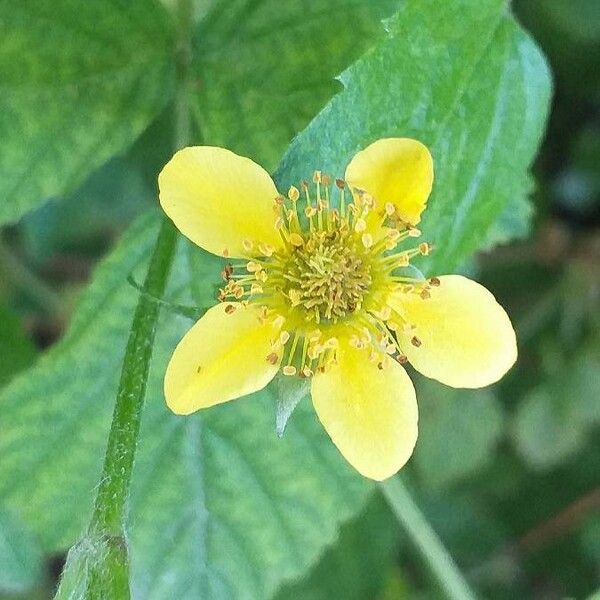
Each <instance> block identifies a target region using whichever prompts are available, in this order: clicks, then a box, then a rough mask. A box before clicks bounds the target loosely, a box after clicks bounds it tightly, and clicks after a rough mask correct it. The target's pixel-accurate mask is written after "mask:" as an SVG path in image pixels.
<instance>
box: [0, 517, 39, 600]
mask: <svg viewBox="0 0 600 600" xmlns="http://www.w3.org/2000/svg"><path fill="white" fill-rule="evenodd" d="M41 573H42V552H41V549H40V547H39V544H38V542H37V540H36V539H35V537H34V536H33V535H32V534H31V532H30V531H29V530H28V529H26V528H25V527H24V525H23V524H22V523H21V522H20V520H19V519H17V518H16V517H15V515H14V514H11V513H10V512H7V511H4V510H0V593H2V592H9V593H21V592H26V591H27V590H28V589H29V588H31V587H33V586H34V585H35V584H36V583H37V581H38V579H39V577H40V576H41Z"/></svg>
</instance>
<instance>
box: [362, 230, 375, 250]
mask: <svg viewBox="0 0 600 600" xmlns="http://www.w3.org/2000/svg"><path fill="white" fill-rule="evenodd" d="M361 239H362V243H363V246H364V247H365V248H370V247H371V246H372V245H373V236H372V235H371V234H370V233H363V235H362V238H361Z"/></svg>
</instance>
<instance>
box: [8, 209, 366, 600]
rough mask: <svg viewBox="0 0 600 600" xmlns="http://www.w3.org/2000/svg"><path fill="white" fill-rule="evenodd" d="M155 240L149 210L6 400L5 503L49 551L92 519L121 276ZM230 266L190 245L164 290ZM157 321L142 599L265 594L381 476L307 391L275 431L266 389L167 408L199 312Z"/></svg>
mask: <svg viewBox="0 0 600 600" xmlns="http://www.w3.org/2000/svg"><path fill="white" fill-rule="evenodd" d="M155 237H156V219H155V216H154V215H150V216H148V217H146V218H145V219H143V220H141V221H139V222H138V223H136V225H135V226H134V227H133V229H132V230H131V231H130V232H129V233H128V235H127V236H126V238H125V239H124V240H123V241H122V243H121V244H120V245H119V247H118V248H117V249H116V250H115V251H114V253H113V254H112V255H111V256H110V257H109V258H108V259H107V261H106V262H105V263H104V264H103V265H102V266H101V267H100V268H99V269H98V271H97V272H96V274H95V277H94V282H93V283H92V285H91V286H90V288H89V289H88V290H87V292H86V293H85V294H84V296H83V298H82V300H81V304H80V306H79V308H78V310H77V312H76V314H75V317H74V319H73V323H72V326H71V328H70V329H69V331H68V333H67V334H66V336H65V338H64V339H63V340H62V341H61V342H60V343H59V344H57V345H56V346H55V347H54V348H53V349H52V350H51V351H50V352H49V353H47V354H46V356H45V357H44V359H43V360H41V361H40V363H39V365H38V366H36V367H35V368H33V369H32V370H30V371H28V372H27V374H26V375H23V376H20V377H18V378H17V379H16V380H15V381H14V382H13V383H12V384H11V385H10V386H9V387H8V389H7V390H6V391H5V392H4V393H3V394H2V395H1V396H0V403H2V406H3V417H2V428H3V429H2V436H1V437H0V455H1V456H2V461H0V502H2V503H3V504H4V505H7V506H9V507H11V508H12V509H14V510H15V511H18V512H19V513H20V515H21V516H22V518H23V519H24V520H25V522H26V523H28V524H29V526H31V527H32V529H33V530H34V531H35V532H36V533H37V535H38V536H39V537H40V539H41V541H42V543H43V546H44V548H45V550H46V551H47V552H53V551H57V550H60V549H62V548H64V547H66V546H68V545H69V544H71V543H72V542H73V541H74V540H75V539H76V538H77V537H78V535H79V533H80V531H81V529H82V528H83V526H84V524H85V523H86V522H87V519H88V517H89V512H90V509H91V502H92V496H93V490H94V487H95V485H96V483H97V478H98V476H99V472H100V466H101V464H100V463H101V457H102V453H103V450H104V447H105V444H106V432H107V430H108V423H109V419H110V413H111V411H112V402H111V401H110V399H111V398H113V397H114V393H115V389H116V385H117V377H118V372H119V363H120V360H121V357H122V354H123V350H124V345H125V341H126V338H127V332H128V328H129V325H130V319H131V317H130V315H131V312H132V309H133V306H134V304H135V301H136V294H135V293H132V288H131V285H130V284H129V283H128V282H127V276H128V275H129V274H130V273H132V272H133V274H134V277H136V278H139V275H138V273H139V272H142V271H143V267H144V265H145V263H146V260H147V256H148V254H149V248H150V247H151V245H152V243H153V242H154V239H155ZM221 268H222V264H221V261H220V260H219V259H216V258H215V257H211V256H209V255H208V254H206V253H203V252H202V251H200V250H198V249H197V248H195V247H192V248H190V245H188V244H184V243H182V244H180V250H179V253H178V256H177V259H176V263H175V265H174V270H173V275H172V278H171V282H170V286H169V290H168V297H169V298H172V299H173V300H174V301H178V302H179V301H180V302H183V303H185V304H195V305H198V306H206V305H207V303H209V302H212V299H213V298H214V293H213V285H212V284H213V282H214V283H216V282H217V281H218V279H219V276H220V275H219V274H220V270H221ZM190 269H191V271H190ZM190 289H192V292H190ZM161 319H162V321H161V324H160V327H159V333H158V336H157V342H156V346H155V351H154V359H153V365H152V368H151V373H150V379H149V381H148V398H147V403H146V410H145V413H144V417H143V422H142V431H141V437H140V441H139V447H138V456H137V462H136V465H135V472H134V481H133V489H132V501H131V502H132V505H131V522H132V526H131V528H130V540H129V542H130V554H131V570H132V589H133V591H134V597H136V598H144V599H148V600H158V599H163V598H164V599H167V598H168V599H170V598H198V597H202V598H228V599H229V598H252V599H253V598H268V597H270V596H271V595H272V594H273V593H274V592H275V590H276V588H277V587H279V585H280V584H281V583H282V582H283V581H285V580H287V579H291V578H293V577H298V576H299V575H301V574H302V573H303V572H304V571H306V569H307V568H308V567H309V566H310V565H311V564H312V563H313V562H314V561H315V560H316V559H317V558H318V556H319V555H320V554H321V553H322V552H323V549H324V548H325V547H326V546H327V545H329V544H331V543H332V542H333V541H334V540H335V538H336V536H337V530H338V526H339V524H340V523H341V522H343V521H344V520H346V519H348V518H350V517H351V516H353V515H354V514H355V513H356V512H358V511H359V510H360V509H361V507H362V506H363V504H364V502H365V500H366V497H367V494H368V492H369V490H370V489H371V487H370V485H369V484H368V483H367V482H366V481H364V480H363V479H361V478H360V477H359V476H358V475H356V473H355V472H354V471H353V470H352V469H351V468H350V467H349V466H347V465H346V464H345V462H344V461H343V459H342V458H341V457H340V456H339V454H338V452H337V450H336V449H335V447H334V446H333V444H331V442H330V441H329V439H328V438H327V436H326V434H325V432H324V431H323V430H322V428H321V426H320V424H319V422H318V419H317V418H316V416H315V415H314V412H313V411H312V408H311V406H310V405H309V404H308V403H306V404H305V405H302V406H300V407H299V408H298V409H297V411H296V413H295V415H294V418H293V419H292V420H291V421H290V423H289V424H288V427H287V430H286V434H285V436H284V438H283V439H281V440H280V439H278V438H277V436H276V434H275V432H274V427H273V425H274V419H273V416H274V403H273V398H272V396H271V392H270V391H268V390H267V391H265V392H263V393H259V394H254V395H252V396H250V397H247V398H244V399H242V400H240V401H237V402H231V403H228V404H225V405H222V406H220V407H215V408H214V409H211V410H210V411H205V412H202V413H200V414H197V415H195V416H193V417H189V418H182V417H176V416H174V415H172V414H171V413H170V412H169V411H168V410H167V408H166V406H165V404H164V398H163V394H162V379H163V375H164V371H165V366H166V362H167V360H168V358H169V356H170V354H171V352H172V351H173V348H174V347H175V345H176V343H177V341H178V340H179V339H180V338H181V336H182V335H183V333H184V332H185V331H186V330H187V329H188V328H189V326H190V323H189V320H188V319H187V318H184V317H180V316H179V315H176V314H173V313H171V312H169V311H163V313H162V317H161ZM73 373H77V377H73V376H72V374H73ZM49 506H50V507H52V509H51V510H48V507H49Z"/></svg>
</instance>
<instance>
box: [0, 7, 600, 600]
mask: <svg viewBox="0 0 600 600" xmlns="http://www.w3.org/2000/svg"><path fill="white" fill-rule="evenodd" d="M384 4H385V6H384ZM394 5H395V3H393V2H388V3H381V10H380V13H381V14H380V15H378V16H381V17H382V16H385V15H387V14H389V11H390V7H392V8H393V6H394ZM6 6H7V5H6V4H0V7H3V9H6ZM512 7H513V10H514V13H515V14H516V16H517V18H518V20H519V21H520V23H521V24H522V25H523V26H524V27H525V28H526V29H527V30H528V31H529V32H530V33H531V34H532V36H533V37H534V38H535V40H536V41H537V42H538V44H539V45H540V47H541V48H542V49H543V51H544V52H545V54H546V56H547V58H548V61H549V63H550V66H551V69H552V72H553V75H554V84H555V89H554V98H553V104H552V109H551V115H550V118H549V122H548V130H547V134H546V137H545V139H544V141H543V145H542V147H541V151H540V153H539V155H538V158H537V160H536V163H535V167H534V171H533V174H534V178H535V191H534V193H533V200H534V209H535V212H534V214H533V219H532V225H531V228H530V231H529V232H528V233H527V234H526V235H524V236H523V239H521V240H519V241H516V242H515V241H513V242H511V243H508V244H504V245H501V246H498V247H496V248H495V249H493V250H491V251H489V252H485V253H482V254H480V255H478V256H477V257H476V260H475V261H474V263H473V266H472V268H473V269H475V268H477V269H479V271H478V272H479V275H478V278H479V279H480V280H481V281H482V282H483V283H484V284H485V285H486V286H487V287H489V288H490V289H491V290H492V291H493V292H494V293H495V294H496V296H497V297H498V299H499V300H500V302H501V303H502V304H503V305H504V306H505V307H506V308H507V311H508V312H509V314H510V315H511V316H512V319H513V322H514V323H515V324H516V329H517V333H518V339H519V345H520V358H519V361H518V364H517V366H516V367H515V368H514V369H513V370H512V371H511V372H510V373H509V375H508V376H507V377H506V378H505V379H504V380H503V381H502V382H501V383H500V384H499V385H497V386H495V387H493V388H492V389H489V390H484V391H477V392H465V391H455V390H449V389H447V388H443V387H442V386H439V385H437V384H435V383H431V382H423V381H420V380H419V381H418V387H419V392H420V393H419V400H420V414H421V427H420V438H419V443H418V445H417V450H416V452H415V455H414V457H413V459H412V461H411V463H410V465H409V467H408V468H407V477H408V480H409V482H410V487H411V490H412V491H413V492H414V495H415V498H416V499H417V500H418V503H419V505H420V507H421V509H422V510H423V512H424V513H425V515H426V516H427V518H428V519H429V521H430V522H431V524H432V525H433V527H434V528H435V529H436V531H437V532H438V533H439V535H440V536H441V538H442V539H443V541H444V542H445V544H446V545H447V548H448V549H449V550H450V552H451V553H452V555H453V557H454V558H455V560H456V561H457V563H458V565H459V566H460V568H461V570H462V571H463V573H464V574H465V575H466V577H467V578H468V580H469V581H470V582H471V584H472V585H473V587H474V588H475V589H476V590H478V592H479V593H481V595H482V596H483V597H489V598H497V599H499V600H501V599H512V598H523V599H525V598H532V599H539V600H546V599H547V600H553V599H557V600H558V599H561V598H588V597H591V596H592V594H593V593H594V592H595V591H596V590H597V589H598V588H600V435H598V434H599V433H600V2H598V0H518V1H517V0H516V1H515V2H513V5H512ZM1 17H2V14H1V13H0V18H1ZM346 26H347V25H346ZM228 27H229V30H228V33H229V34H230V35H231V36H233V38H235V35H236V29H235V27H236V25H235V22H234V23H230V24H229V25H228ZM369 35H370V33H368V32H367V33H364V34H363V35H361V36H359V38H360V41H359V43H357V44H356V46H353V45H350V46H349V48H348V49H347V50H345V51H344V53H341V54H340V55H339V56H338V58H336V59H335V60H333V62H332V64H331V65H329V66H328V68H331V69H332V71H333V72H339V71H341V70H342V69H343V68H344V67H345V66H346V65H347V64H349V63H350V62H351V61H352V60H354V59H356V58H358V56H360V54H361V53H362V52H363V51H364V50H365V49H366V48H367V47H368V46H369V43H368V42H369V39H370V38H369ZM208 43H210V42H208ZM0 48H1V46H0ZM321 51H322V52H323V53H327V52H328V48H327V44H325V43H323V44H322V45H320V44H315V46H314V48H311V52H314V53H316V55H317V64H321V63H319V62H318V61H319V60H321V61H325V62H326V61H327V60H328V59H327V57H325V56H324V57H322V58H319V57H318V53H319V52H321ZM283 60H285V59H283ZM236 64H237V63H236ZM230 75H231V81H221V82H220V85H222V86H228V85H231V86H234V85H235V81H234V75H236V74H235V73H233V74H230ZM240 77H241V75H240ZM335 89H337V88H336V85H335V83H334V82H331V83H325V84H324V87H323V90H322V97H317V98H314V99H313V100H314V103H315V104H316V106H309V107H307V108H306V114H302V112H301V111H300V112H299V111H297V110H296V111H293V114H292V113H291V114H290V122H289V128H288V130H287V131H286V130H285V128H282V131H280V132H278V133H277V135H278V136H279V139H280V140H281V143H282V147H281V148H279V149H278V152H277V153H273V156H272V157H269V160H271V163H270V164H267V166H268V167H270V168H273V167H274V166H275V164H276V162H277V159H278V156H279V154H280V151H281V150H283V148H284V147H285V144H286V143H287V142H289V141H290V139H291V137H292V135H293V133H294V132H296V131H298V130H299V129H301V128H302V127H303V126H304V125H305V124H306V123H307V122H308V120H309V119H310V118H311V117H312V116H313V114H314V113H315V112H316V111H317V110H318V109H319V108H320V107H321V106H322V105H323V104H324V103H325V102H326V101H327V99H328V98H329V97H330V96H331V95H332V94H333V92H334V90H335ZM0 93H1V82H0ZM202 93H204V92H202ZM284 101H285V98H284V99H283V100H282V102H284ZM259 104H260V103H259ZM299 106H304V103H303V102H301V101H300V102H299ZM245 108H246V109H248V110H252V103H251V102H250V108H249V107H245ZM263 109H264V107H262V108H260V107H259V108H257V110H258V111H259V112H260V110H263ZM171 118H172V117H171V110H170V107H166V108H165V109H164V110H163V112H162V113H161V114H160V115H159V116H158V117H157V118H156V119H155V120H154V121H153V123H152V124H151V126H150V127H149V128H148V129H147V130H145V131H144V132H143V133H142V134H141V137H140V138H139V139H138V140H137V141H136V142H135V143H134V145H133V146H132V147H131V148H129V149H128V150H127V151H126V152H125V153H124V154H120V155H118V156H117V157H113V158H111V159H110V160H108V162H105V163H104V164H102V165H101V166H99V168H98V169H96V170H95V171H94V172H93V174H92V175H91V176H89V177H88V178H87V179H86V180H85V182H84V183H83V184H81V185H79V184H77V185H74V186H73V190H72V192H71V193H69V194H67V195H66V197H63V198H60V199H58V198H56V199H49V201H48V202H46V203H45V204H44V205H43V206H42V207H41V208H38V209H36V210H34V211H32V212H30V213H28V214H27V215H26V216H25V217H23V218H22V219H21V220H20V221H19V222H18V223H16V224H13V225H9V226H5V227H3V228H2V230H1V238H0V281H1V284H0V319H1V320H0V322H1V323H2V326H1V327H0V357H1V358H0V385H2V386H4V385H6V384H7V383H8V382H9V381H10V380H11V379H12V378H13V377H15V375H16V374H17V373H19V371H22V370H25V369H27V368H28V367H29V366H31V365H32V364H34V363H35V362H36V361H38V360H41V357H42V356H43V354H44V352H45V351H46V350H47V349H48V348H50V347H51V346H52V345H53V344H55V343H56V342H57V340H59V339H60V338H61V336H62V335H63V332H64V331H65V327H66V326H67V324H68V323H69V322H70V317H71V314H72V311H73V308H74V306H75V304H76V302H77V299H78V297H79V296H80V293H81V292H82V290H83V289H84V288H85V286H86V283H87V282H88V281H89V279H90V277H91V274H92V272H93V270H94V268H95V265H96V264H97V263H98V262H99V261H100V260H101V259H102V258H103V257H104V256H105V255H106V254H107V253H108V252H109V250H110V249H111V248H112V247H113V245H114V244H115V242H116V241H117V240H118V239H119V238H120V236H121V234H122V233H123V232H124V231H125V229H126V228H127V226H128V225H129V224H130V223H131V222H132V221H134V219H135V218H136V217H137V216H138V215H140V214H142V213H143V212H144V211H146V210H147V208H148V206H151V205H154V204H155V203H156V190H155V177H156V173H157V171H158V169H159V168H160V166H161V165H162V164H163V163H164V162H165V161H166V160H167V159H168V156H169V153H170V150H169V148H170V146H169V144H168V143H163V141H164V140H165V138H166V137H167V136H168V135H169V133H168V131H169V128H170V126H171V123H170V121H171ZM219 118H221V119H224V120H226V119H228V118H231V117H230V116H228V115H227V114H220V115H219V116H217V117H214V120H213V121H212V122H211V123H208V124H207V128H209V129H210V127H211V126H214V121H215V120H218V119H219ZM265 118H266V117H265ZM232 121H235V119H232ZM238 125H239V124H238ZM231 135H234V133H232V134H231ZM235 135H241V134H235ZM0 144H2V140H1V139H0ZM239 146H241V148H240V151H243V150H244V148H243V146H244V144H243V143H240V144H239ZM266 154H267V151H264V152H263V155H266ZM267 162H268V161H267ZM515 218H516V217H515ZM523 233H525V232H523ZM131 293H132V295H134V294H133V291H132V292H131ZM2 419H3V417H2V406H1V405H0V436H1V435H2V433H1V429H2ZM0 460H2V457H1V456H0ZM37 510H40V511H42V510H47V511H51V510H52V506H51V505H48V506H44V507H38V509H37ZM17 538H18V542H17V543H15V539H17ZM65 550H66V548H65ZM63 560H64V554H61V553H56V554H52V555H50V556H49V555H47V553H46V552H43V551H42V550H41V547H40V545H39V544H38V540H37V539H36V535H35V534H33V533H32V532H28V529H27V527H26V526H24V525H23V523H21V522H20V521H19V518H17V517H15V515H14V514H13V512H12V511H11V510H8V509H7V510H4V509H3V508H2V505H0V597H2V598H31V599H42V598H49V597H50V595H51V593H52V589H53V587H54V585H55V582H56V578H57V577H58V574H59V573H60V569H61V566H62V561H63ZM140 597H144V596H143V595H142V596H140ZM440 597H442V596H441V592H440V591H439V590H438V589H437V588H436V586H435V584H434V583H433V582H432V581H431V578H430V576H429V575H428V573H427V571H426V569H425V568H424V567H423V565H422V563H421V561H420V560H419V558H418V556H417V555H416V554H415V552H414V550H413V549H412V548H411V545H410V543H409V542H408V540H407V539H406V537H405V535H404V534H403V533H402V532H401V531H400V529H399V528H398V526H397V525H396V524H395V523H394V520H393V518H392V517H391V515H390V513H389V509H388V508H387V507H386V506H385V504H384V502H383V501H382V499H381V498H379V497H377V496H376V497H374V498H372V499H371V500H370V501H369V503H368V504H367V506H366V508H365V509H364V510H363V512H362V514H361V516H360V517H358V518H354V519H353V520H351V521H350V522H348V523H346V524H345V525H344V526H343V528H342V532H341V535H340V537H339V539H338V540H337V542H336V543H335V544H334V545H333V546H332V547H330V548H329V549H328V550H327V551H326V552H325V554H324V555H323V556H322V557H321V559H320V560H319V561H318V562H317V563H316V564H315V565H314V566H313V568H312V571H311V572H310V573H309V574H308V575H306V576H305V577H304V578H303V579H302V580H300V581H298V582H295V583H288V584H286V585H285V586H284V587H283V588H282V589H281V590H280V591H279V592H278V595H277V598H279V599H280V600H284V599H287V600H290V599H292V598H297V599H307V600H308V599H311V600H312V599H315V600H316V599H321V598H322V599H325V598H340V599H357V600H359V599H372V598H373V599H380V600H391V599H392V598H416V599H423V600H425V599H434V598H440Z"/></svg>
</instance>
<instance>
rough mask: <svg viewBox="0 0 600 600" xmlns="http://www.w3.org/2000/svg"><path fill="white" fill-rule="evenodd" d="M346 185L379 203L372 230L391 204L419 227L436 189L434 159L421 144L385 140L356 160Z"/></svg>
mask: <svg viewBox="0 0 600 600" xmlns="http://www.w3.org/2000/svg"><path fill="white" fill-rule="evenodd" d="M346 181H347V182H348V184H349V185H350V187H351V188H358V189H360V190H363V191H365V192H367V193H369V194H370V195H371V196H373V198H374V199H375V202H376V205H375V210H374V211H373V212H371V213H370V214H369V216H368V219H367V220H368V224H369V225H370V228H373V227H374V226H375V225H376V224H378V223H380V222H381V219H382V218H379V219H376V218H375V215H376V214H378V213H379V214H381V213H383V211H384V210H385V207H386V204H388V203H390V204H391V205H392V206H393V207H394V208H395V211H396V214H397V216H398V217H400V219H402V220H403V221H405V222H408V223H410V224H411V225H416V224H417V223H418V222H419V221H420V220H421V213H422V212H423V210H425V206H426V204H427V198H428V197H429V194H430V192H431V187H432V185H433V159H432V158H431V154H430V153H429V150H428V149H427V147H426V146H425V145H423V144H422V143H421V142H418V141H417V140H412V139H410V138H384V139H381V140H377V141H376V142H373V143H372V144H371V145H370V146H367V147H366V148H365V149H364V150H361V151H360V152H358V153H357V154H356V155H355V156H354V158H353V159H352V160H351V161H350V164H349V165H348V167H347V168H346Z"/></svg>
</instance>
